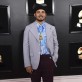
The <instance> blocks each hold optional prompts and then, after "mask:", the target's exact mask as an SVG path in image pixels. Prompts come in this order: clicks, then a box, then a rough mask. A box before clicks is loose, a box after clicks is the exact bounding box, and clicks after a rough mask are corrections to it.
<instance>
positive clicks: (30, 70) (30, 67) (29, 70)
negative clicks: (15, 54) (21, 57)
mask: <svg viewBox="0 0 82 82" xmlns="http://www.w3.org/2000/svg"><path fill="white" fill-rule="evenodd" d="M26 71H27V72H28V73H30V74H32V72H33V69H32V66H29V67H26Z"/></svg>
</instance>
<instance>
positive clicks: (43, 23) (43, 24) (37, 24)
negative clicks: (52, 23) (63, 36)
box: [35, 21, 46, 28]
mask: <svg viewBox="0 0 82 82" xmlns="http://www.w3.org/2000/svg"><path fill="white" fill-rule="evenodd" d="M35 23H36V26H37V27H39V26H40V25H41V26H43V27H44V28H45V27H46V25H45V21H43V22H42V24H39V23H38V22H37V21H35Z"/></svg>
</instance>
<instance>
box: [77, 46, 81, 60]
mask: <svg viewBox="0 0 82 82" xmlns="http://www.w3.org/2000/svg"><path fill="white" fill-rule="evenodd" d="M77 53H78V58H79V59H82V47H79V48H78V51H77Z"/></svg>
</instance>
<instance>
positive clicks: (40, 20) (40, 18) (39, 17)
mask: <svg viewBox="0 0 82 82" xmlns="http://www.w3.org/2000/svg"><path fill="white" fill-rule="evenodd" d="M36 19H37V20H38V21H39V22H42V21H44V20H45V18H44V17H43V16H41V15H40V16H38V17H37V18H36Z"/></svg>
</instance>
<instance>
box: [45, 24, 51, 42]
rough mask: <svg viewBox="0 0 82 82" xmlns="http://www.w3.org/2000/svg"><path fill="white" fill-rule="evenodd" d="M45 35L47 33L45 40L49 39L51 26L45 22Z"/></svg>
mask: <svg viewBox="0 0 82 82" xmlns="http://www.w3.org/2000/svg"><path fill="white" fill-rule="evenodd" d="M46 35H47V41H49V39H50V36H51V28H50V27H49V26H48V24H47V23H46Z"/></svg>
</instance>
